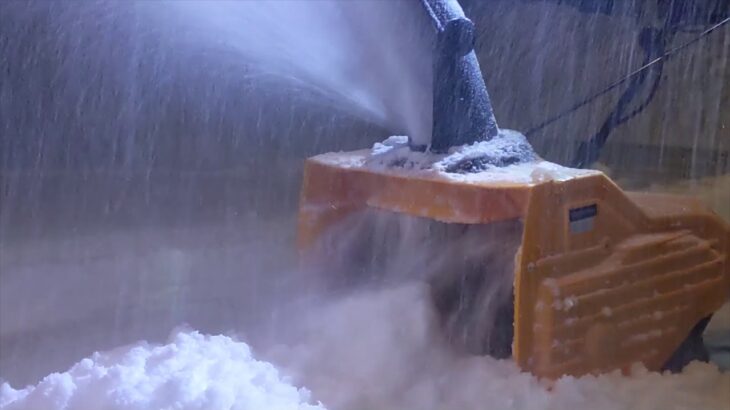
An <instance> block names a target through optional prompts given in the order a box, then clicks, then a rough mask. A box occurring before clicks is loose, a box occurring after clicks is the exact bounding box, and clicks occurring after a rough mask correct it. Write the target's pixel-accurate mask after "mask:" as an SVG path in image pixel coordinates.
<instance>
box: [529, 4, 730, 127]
mask: <svg viewBox="0 0 730 410" xmlns="http://www.w3.org/2000/svg"><path fill="white" fill-rule="evenodd" d="M728 22H730V17H728V18H725V19H723V20H722V21H720V22H718V23H717V24H714V25H713V26H711V27H709V28H708V29H706V30H704V31H702V32H701V33H700V34H698V35H697V37H695V38H693V39H691V40H689V41H687V42H686V43H683V44H681V45H679V46H677V47H675V48H673V49H671V50H669V51H667V52H665V53H663V54H662V55H660V56H658V57H657V58H654V59H652V60H650V61H647V62H645V63H644V64H643V65H641V66H640V67H638V68H637V69H635V70H634V71H632V72H631V73H629V74H628V75H626V76H624V77H621V78H619V79H618V80H616V81H614V82H612V83H610V84H609V85H608V86H606V87H605V88H603V89H602V90H600V91H598V92H596V93H593V94H591V95H590V96H588V97H586V98H584V99H582V100H580V101H578V102H577V103H575V104H573V105H572V106H570V107H568V108H567V109H565V110H563V111H561V112H560V113H558V114H556V115H553V116H552V117H549V118H548V119H546V120H545V121H543V122H541V123H540V124H538V125H536V126H534V127H532V128H530V129H529V130H528V131H527V132H525V135H527V136H528V137H532V136H534V134H535V133H536V132H537V131H540V130H542V129H543V128H545V127H547V126H548V125H551V124H553V123H555V122H556V121H558V120H561V119H562V118H564V117H566V116H567V115H569V114H572V113H573V112H575V111H577V110H578V109H580V108H581V107H583V106H585V105H587V104H589V103H591V102H593V101H594V100H595V99H597V98H599V97H601V96H603V95H605V94H608V93H609V92H611V91H613V90H614V89H616V88H617V87H618V86H620V85H622V84H624V83H625V82H627V81H629V80H631V79H633V78H635V77H637V76H639V75H641V74H642V73H643V72H644V71H646V70H647V69H649V68H651V67H653V66H655V65H657V64H659V63H662V64H663V62H664V61H665V60H668V59H670V58H672V57H674V55H675V54H676V53H677V52H679V51H681V50H683V49H685V48H686V47H689V46H690V45H692V44H694V43H696V42H697V41H699V40H700V39H702V38H703V37H705V36H707V35H709V34H710V33H712V32H713V31H715V30H717V29H718V28H720V27H722V26H723V25H725V24H727V23H728Z"/></svg>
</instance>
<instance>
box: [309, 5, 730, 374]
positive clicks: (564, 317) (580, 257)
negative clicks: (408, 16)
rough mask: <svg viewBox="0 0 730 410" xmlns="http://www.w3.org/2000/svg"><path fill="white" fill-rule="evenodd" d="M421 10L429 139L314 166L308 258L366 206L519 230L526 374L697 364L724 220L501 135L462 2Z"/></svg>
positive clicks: (514, 341) (724, 236)
mask: <svg viewBox="0 0 730 410" xmlns="http://www.w3.org/2000/svg"><path fill="white" fill-rule="evenodd" d="M423 5H424V8H425V10H426V11H427V13H428V15H429V18H430V19H431V21H432V22H433V24H434V26H435V29H436V32H437V36H436V38H437V40H436V44H435V52H434V55H435V57H434V65H433V81H434V83H433V87H434V93H433V131H432V139H431V143H430V145H429V146H428V147H425V146H418V145H417V144H416V143H415V142H414V141H412V140H409V139H405V138H404V139H400V140H398V139H397V138H395V139H394V138H391V139H389V140H387V141H386V142H385V143H383V144H376V148H378V149H375V148H374V149H373V150H369V149H366V150H361V151H354V152H345V153H328V154H323V155H318V156H315V157H312V158H309V159H308V160H307V161H306V164H305V169H304V182H303V187H302V193H301V203H300V211H299V247H300V251H301V252H302V255H303V256H304V257H305V258H309V263H315V264H317V263H319V264H325V263H326V262H327V261H328V260H329V259H330V258H329V257H328V256H327V255H319V257H314V258H312V257H311V256H312V252H314V249H315V247H316V246H315V245H316V244H317V241H318V240H320V238H322V237H323V236H324V235H325V234H326V233H327V232H328V231H331V230H332V229H333V228H334V227H335V226H336V225H337V224H338V223H339V222H341V221H343V220H344V219H345V218H346V217H347V216H349V215H352V214H354V213H357V212H360V211H364V210H367V209H375V210H379V211H385V212H391V213H397V214H405V215H409V216H412V217H420V218H427V219H429V220H434V221H438V222H439V223H444V224H447V225H457V224H460V225H480V224H496V223H501V222H504V221H518V223H520V224H521V226H522V233H521V243H520V245H519V247H518V249H516V252H515V253H516V254H515V255H514V282H513V295H512V297H510V298H509V300H508V303H509V304H510V306H509V309H506V310H504V311H503V312H502V315H505V313H504V312H509V313H507V314H508V315H511V316H512V318H509V319H511V320H509V319H508V320H506V322H505V321H504V318H501V319H502V320H503V322H505V323H508V327H509V329H508V330H509V331H508V332H507V333H508V334H510V335H511V336H512V337H510V338H509V340H508V341H507V343H508V344H507V349H508V351H509V353H511V357H512V358H513V359H514V360H515V362H516V363H517V364H518V365H519V366H520V367H521V368H522V369H524V370H525V371H529V372H532V373H533V374H535V375H537V376H539V377H544V378H551V379H552V378H558V377H560V376H562V375H574V376H579V375H583V374H588V373H593V374H595V373H601V372H608V371H612V370H616V369H623V370H627V369H628V368H629V367H630V366H631V365H632V364H634V363H637V362H640V363H643V364H644V365H645V366H646V367H647V368H648V369H650V370H661V369H667V368H677V366H678V363H679V367H681V366H682V365H683V364H684V363H686V361H687V360H686V357H688V356H689V357H690V358H696V357H695V356H696V355H695V356H693V353H692V351H691V350H692V349H694V348H696V346H694V347H693V345H694V344H696V343H695V341H696V340H697V339H698V338H699V340H700V343H701V333H702V331H703V329H704V326H705V325H706V324H707V322H708V320H709V317H710V316H711V315H712V314H713V313H714V312H715V311H716V310H718V309H719V308H720V307H721V306H722V305H723V303H725V301H726V300H727V298H728V295H730V264H729V263H728V260H727V258H728V254H729V253H730V228H729V227H728V225H727V223H726V222H724V221H723V220H722V219H721V218H720V217H719V216H717V215H716V214H714V213H713V212H712V211H710V210H709V209H707V208H706V207H704V206H703V205H702V204H701V203H699V202H698V201H696V200H694V199H692V198H686V197H678V196H669V195H663V194H649V193H633V192H624V191H622V190H621V189H620V188H619V187H618V186H617V185H616V184H614V183H613V182H612V181H611V180H610V179H609V178H608V177H607V176H606V175H604V174H603V173H601V172H599V171H594V170H587V169H573V168H566V167H562V166H559V165H557V164H552V163H549V162H546V161H543V160H541V159H540V158H539V157H537V155H535V154H534V152H533V151H532V148H531V147H530V145H529V143H528V142H527V141H526V139H524V137H522V136H521V135H520V134H518V133H515V132H510V131H506V130H499V129H498V128H497V124H496V121H495V119H494V116H493V114H492V109H491V105H490V101H489V96H488V93H487V89H486V87H485V85H484V80H483V78H482V76H481V72H480V70H479V66H478V63H477V60H476V55H475V53H474V51H473V44H474V36H475V34H474V33H475V31H474V26H473V24H472V23H471V21H470V20H468V19H467V18H466V17H465V16H464V14H463V11H462V10H461V7H460V6H459V5H458V3H456V1H455V0H423ZM427 148H428V150H426V149H427ZM424 151H425V152H424ZM510 325H511V326H510ZM683 357H685V359H683Z"/></svg>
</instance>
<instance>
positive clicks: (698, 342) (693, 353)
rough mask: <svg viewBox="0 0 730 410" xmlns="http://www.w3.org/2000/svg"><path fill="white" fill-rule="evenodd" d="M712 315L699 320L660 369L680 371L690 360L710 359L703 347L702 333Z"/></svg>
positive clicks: (702, 360)
mask: <svg viewBox="0 0 730 410" xmlns="http://www.w3.org/2000/svg"><path fill="white" fill-rule="evenodd" d="M711 318H712V316H711V315H710V316H707V317H706V318H704V319H702V320H700V321H699V322H698V323H697V324H696V325H695V327H693V328H692V331H691V332H690V333H689V335H688V336H687V338H686V339H684V341H683V342H682V344H681V345H679V347H678V348H677V350H676V351H675V352H674V354H673V355H672V357H670V358H669V360H667V363H666V364H665V365H664V367H663V368H662V370H669V371H670V372H672V373H677V372H681V371H682V369H684V367H685V366H687V365H688V364H689V363H690V362H693V361H700V362H705V363H706V362H708V361H709V360H710V354H709V353H708V351H707V348H706V347H705V342H704V340H703V339H702V334H703V333H704V331H705V328H707V324H708V323H710V319H711Z"/></svg>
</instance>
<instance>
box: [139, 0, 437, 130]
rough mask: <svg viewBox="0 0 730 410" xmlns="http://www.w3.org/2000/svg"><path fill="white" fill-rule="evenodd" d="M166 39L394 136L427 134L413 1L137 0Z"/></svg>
mask: <svg viewBox="0 0 730 410" xmlns="http://www.w3.org/2000/svg"><path fill="white" fill-rule="evenodd" d="M135 6H136V7H137V8H138V10H141V11H142V12H143V13H142V14H143V15H144V16H152V17H153V18H154V19H155V21H158V22H159V24H160V25H162V26H164V27H167V28H172V31H171V33H170V36H171V41H172V42H173V43H174V44H177V45H178V48H180V49H182V50H183V51H185V52H191V51H192V52H193V53H195V54H199V55H200V56H201V57H204V58H205V59H214V60H215V62H214V63H211V65H213V66H217V68H216V69H217V70H220V67H224V66H231V67H232V70H233V71H232V72H231V73H230V75H231V76H233V77H235V76H245V75H246V74H245V72H244V70H242V69H241V68H242V67H241V66H242V65H246V66H249V65H251V66H253V67H255V69H254V72H256V73H258V74H257V75H259V76H260V77H259V78H257V79H256V80H257V81H261V80H262V79H263V78H272V79H280V80H281V79H283V80H285V81H286V85H287V86H296V87H298V88H301V89H304V90H308V91H310V92H312V91H313V92H314V93H315V94H317V95H318V96H319V97H320V100H321V102H324V103H326V102H329V103H330V104H331V105H332V106H333V107H335V108H338V109H342V110H346V111H348V112H350V113H353V114H355V115H359V116H361V117H364V118H365V119H367V120H370V121H374V122H377V123H379V124H380V125H381V126H384V127H386V128H388V129H389V130H390V131H393V132H402V133H406V134H407V135H412V136H422V138H428V137H429V136H430V135H431V98H432V97H431V85H430V82H431V58H432V57H431V54H432V52H431V50H432V41H433V34H432V30H431V29H430V28H429V26H428V24H429V23H428V20H427V19H426V16H425V15H424V13H423V12H422V10H420V7H421V6H420V5H419V4H417V2H411V1H400V0H393V1H340V0H321V1H299V0H281V1H270V2H260V1H221V0H216V1H205V2H195V1H155V2H148V1H141V2H137V3H135Z"/></svg>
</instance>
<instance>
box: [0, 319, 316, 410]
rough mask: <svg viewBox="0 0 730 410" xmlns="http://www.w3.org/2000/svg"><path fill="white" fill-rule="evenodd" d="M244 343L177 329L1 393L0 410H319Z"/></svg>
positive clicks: (7, 388)
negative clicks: (158, 341) (154, 341)
mask: <svg viewBox="0 0 730 410" xmlns="http://www.w3.org/2000/svg"><path fill="white" fill-rule="evenodd" d="M309 403H310V401H309V392H308V391H307V390H305V389H297V388H296V387H294V386H293V385H291V384H289V383H288V382H287V381H286V380H285V379H283V378H282V377H281V376H280V374H279V372H278V371H277V369H276V368H275V367H274V366H273V365H271V364H270V363H266V362H262V361H257V360H256V359H254V358H253V357H252V354H251V350H250V348H249V346H248V345H246V344H245V343H242V342H237V341H234V340H233V339H231V338H229V337H225V336H203V335H201V334H199V333H196V332H188V331H181V332H179V333H177V334H176V335H175V336H174V337H173V338H172V340H171V341H170V343H169V344H167V345H164V346H152V345H149V344H146V343H140V344H138V345H136V346H132V347H128V348H121V349H118V350H116V351H112V352H109V353H95V354H94V355H92V356H91V357H90V358H87V359H83V360H82V361H80V362H79V363H77V364H76V365H74V366H73V367H72V368H71V369H70V370H68V371H67V372H65V373H60V374H59V373H54V374H51V375H49V376H47V377H46V378H44V379H43V380H42V381H41V382H40V383H39V384H38V385H37V386H34V387H27V388H25V389H22V390H14V389H13V388H12V387H10V386H9V385H8V384H7V383H5V384H3V385H2V387H0V408H3V409H7V410H15V409H28V410H87V409H88V410H101V409H150V410H152V409H155V410H159V409H205V410H208V409H209V410H216V409H242V410H243V409H246V410H248V409H269V410H290V409H291V410H294V409H302V410H317V409H319V410H324V407H323V406H322V405H316V404H309Z"/></svg>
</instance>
